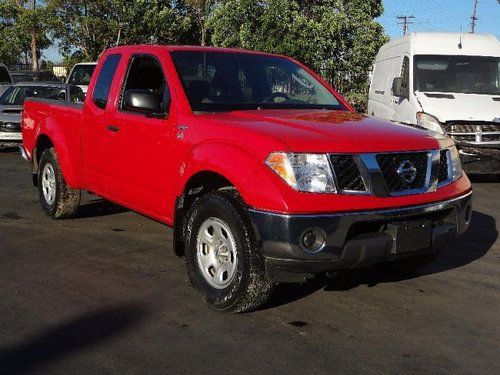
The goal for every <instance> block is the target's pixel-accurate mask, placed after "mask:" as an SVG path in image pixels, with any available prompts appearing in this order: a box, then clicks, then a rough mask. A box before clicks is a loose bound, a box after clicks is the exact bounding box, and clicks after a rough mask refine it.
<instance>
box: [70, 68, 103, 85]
mask: <svg viewBox="0 0 500 375" xmlns="http://www.w3.org/2000/svg"><path fill="white" fill-rule="evenodd" d="M95 67H96V66H95V65H94V64H85V65H75V67H74V69H73V71H72V72H71V75H70V77H69V79H68V83H71V84H72V85H83V86H88V85H89V83H90V78H91V77H92V73H94V70H95Z"/></svg>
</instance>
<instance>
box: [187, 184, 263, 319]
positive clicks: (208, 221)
mask: <svg viewBox="0 0 500 375" xmlns="http://www.w3.org/2000/svg"><path fill="white" fill-rule="evenodd" d="M254 237H255V236H254V232H253V230H252V226H251V224H250V219H249V218H248V217H247V215H246V207H245V204H244V202H243V200H242V199H241V197H240V196H239V194H238V193H237V192H235V191H233V190H219V191H215V192H208V193H206V194H205V195H203V196H201V197H200V198H198V199H197V200H196V201H195V202H194V204H193V206H192V207H191V209H190V211H189V213H188V220H187V224H186V267H187V271H188V275H189V279H190V281H191V284H192V285H193V286H194V288H195V289H196V290H197V291H198V292H199V293H200V295H201V297H202V299H203V302H204V303H205V304H206V305H208V306H209V307H211V308H212V309H214V310H216V311H220V312H227V313H238V312H246V311H250V310H253V309H255V308H257V307H258V306H260V305H262V304H263V303H264V302H266V301H267V300H268V298H269V296H270V295H271V292H272V288H273V283H272V282H271V280H270V279H269V278H268V276H267V274H266V271H265V267H264V260H263V257H262V255H261V253H260V251H259V250H258V249H257V248H256V246H255V238H254ZM224 272H225V276H224Z"/></svg>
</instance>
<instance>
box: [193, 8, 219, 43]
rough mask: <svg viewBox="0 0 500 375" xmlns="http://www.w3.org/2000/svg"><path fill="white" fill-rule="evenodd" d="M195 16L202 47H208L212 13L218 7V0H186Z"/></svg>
mask: <svg viewBox="0 0 500 375" xmlns="http://www.w3.org/2000/svg"><path fill="white" fill-rule="evenodd" d="M186 4H187V5H188V6H189V8H190V11H191V12H192V14H193V17H194V20H195V22H196V25H197V26H198V29H199V32H200V38H201V40H200V45H202V46H206V45H207V42H208V35H207V34H208V27H209V26H208V22H209V19H210V17H211V15H212V12H213V11H214V9H215V6H216V5H217V1H216V0H186Z"/></svg>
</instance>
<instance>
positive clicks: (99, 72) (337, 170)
mask: <svg viewBox="0 0 500 375" xmlns="http://www.w3.org/2000/svg"><path fill="white" fill-rule="evenodd" d="M272 72H274V73H276V72H279V74H274V76H275V79H276V80H277V79H278V77H280V78H279V79H281V82H277V81H276V80H273V82H271V81H270V80H269V76H270V74H271V73H272ZM274 87H280V90H282V91H274ZM22 131H23V146H22V147H21V152H22V154H23V156H24V157H25V158H26V159H27V160H30V161H31V165H32V174H33V180H34V183H35V185H36V186H38V191H39V197H40V202H41V206H42V208H43V210H44V211H45V212H46V213H47V214H48V215H49V216H51V217H53V218H55V219H62V218H67V217H71V216H72V215H74V214H75V213H76V212H77V210H78V206H79V203H80V192H81V191H83V190H85V191H90V192H93V193H94V194H97V195H98V196H101V197H104V198H106V199H108V200H111V201H113V202H116V203H118V204H120V205H124V206H126V207H129V208H130V209H132V210H134V211H137V212H139V213H141V214H143V215H146V216H149V217H151V218H154V219H156V220H158V221H160V222H163V223H165V224H167V225H171V226H173V228H174V230H173V233H174V246H173V248H174V251H175V253H176V254H177V255H185V257H186V265H187V269H188V274H189V278H190V280H191V283H192V285H193V286H194V287H195V288H196V289H197V290H198V292H199V293H200V294H201V296H202V299H203V301H204V302H205V303H206V304H208V305H209V306H210V307H212V308H214V309H216V310H218V311H224V312H238V311H246V310H249V309H253V308H255V307H257V306H259V305H261V304H262V303H263V302H264V301H265V300H266V299H267V298H268V297H269V295H270V293H271V290H272V288H273V285H274V284H275V283H277V282H302V281H305V280H306V279H308V278H311V277H313V276H314V275H315V274H317V273H323V272H328V271H335V270H339V269H345V268H354V267H361V266H366V265H370V264H374V263H378V262H384V261H393V262H401V261H402V260H404V259H405V258H407V262H405V263H406V264H407V265H408V264H411V265H414V266H417V265H419V264H420V265H421V264H423V262H424V261H429V259H432V257H433V256H434V254H435V252H436V251H437V249H439V248H440V247H442V246H445V245H447V244H448V243H449V242H450V241H451V240H452V239H454V238H455V237H456V236H458V235H459V234H461V233H463V232H464V231H465V230H466V229H467V227H468V225H469V223H470V220H471V217H472V206H471V184H470V182H469V180H468V178H467V176H466V175H465V174H463V173H462V168H461V165H460V159H459V157H458V152H457V150H456V148H455V147H454V145H453V142H452V140H451V139H449V138H447V137H444V136H442V135H438V134H436V133H431V132H429V131H424V130H420V129H416V128H412V127H408V126H402V125H400V126H397V125H393V124H391V123H388V122H384V121H381V120H376V119H373V118H370V117H367V116H365V115H362V114H358V113H355V112H354V111H353V110H352V108H351V107H350V106H349V104H348V103H347V102H346V101H345V100H344V99H343V98H342V97H341V96H340V95H339V94H338V93H337V92H336V91H334V90H333V89H332V88H331V87H330V86H329V85H328V84H327V83H326V82H325V81H323V80H322V79H321V78H320V77H319V76H318V75H316V74H315V73H314V72H312V71H311V70H309V69H308V68H307V67H305V66H304V65H302V64H300V63H298V62H296V61H294V60H292V59H290V58H288V57H285V56H278V55H269V54H264V53H258V52H249V51H243V50H232V49H219V48H204V47H172V46H171V47H164V46H121V47H116V48H112V49H110V50H108V51H107V52H105V53H104V55H103V57H102V58H101V59H100V60H99V63H98V66H97V68H96V71H95V74H94V75H93V77H92V79H91V81H90V85H89V91H88V94H87V96H86V99H85V103H84V104H83V107H82V105H79V104H74V103H64V104H63V103H61V102H59V101H57V100H46V99H37V98H33V99H29V100H27V101H26V104H25V109H24V112H23V121H22ZM408 259H409V260H408ZM399 266H400V267H403V265H402V264H400V265H399ZM405 267H406V266H405Z"/></svg>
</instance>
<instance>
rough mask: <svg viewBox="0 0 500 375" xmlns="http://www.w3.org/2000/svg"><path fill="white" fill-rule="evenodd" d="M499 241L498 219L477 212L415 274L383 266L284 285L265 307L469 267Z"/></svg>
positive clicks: (278, 287)
mask: <svg viewBox="0 0 500 375" xmlns="http://www.w3.org/2000/svg"><path fill="white" fill-rule="evenodd" d="M497 238H498V230H497V227H496V221H495V218H494V217H492V216H490V215H486V214H484V213H481V212H477V211H474V212H473V217H472V223H471V226H470V228H469V230H468V231H467V232H466V233H465V234H464V235H463V236H462V237H460V238H459V239H458V240H457V241H456V242H455V243H454V244H452V245H450V246H448V247H446V248H444V249H442V250H441V251H440V252H439V254H438V255H437V257H436V259H435V260H434V261H433V262H432V263H430V264H429V265H427V266H425V267H423V268H420V269H418V270H415V271H408V272H403V271H398V270H395V269H392V268H388V267H387V266H386V265H384V264H379V265H376V266H373V267H369V268H363V269H357V270H346V271H341V272H339V273H338V274H337V275H336V276H335V277H334V278H332V279H328V278H326V277H324V276H318V277H317V278H315V279H313V280H310V281H309V282H307V283H304V284H280V285H278V286H277V287H276V289H275V292H274V293H273V297H272V298H271V300H270V301H269V302H268V303H267V304H266V305H264V306H263V307H262V309H268V308H272V307H277V306H281V305H285V304H288V303H290V302H293V301H296V300H299V299H301V298H304V297H307V296H308V295H310V294H313V293H315V292H316V291H318V290H320V289H323V290H326V291H345V290H350V289H353V288H356V287H358V286H360V285H368V286H369V287H374V286H376V285H377V284H380V283H391V282H398V281H402V280H408V279H413V278H417V277H420V276H424V275H431V274H436V273H440V272H445V271H448V270H452V269H454V268H458V267H462V266H465V265H467V264H469V263H471V262H474V261H476V260H477V259H479V258H481V257H483V256H484V255H485V254H486V253H487V252H488V250H490V248H491V247H492V246H493V244H494V243H495V241H496V240H497Z"/></svg>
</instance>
